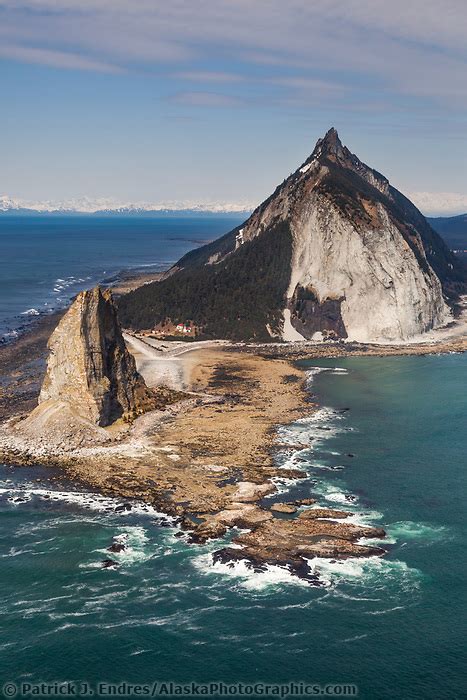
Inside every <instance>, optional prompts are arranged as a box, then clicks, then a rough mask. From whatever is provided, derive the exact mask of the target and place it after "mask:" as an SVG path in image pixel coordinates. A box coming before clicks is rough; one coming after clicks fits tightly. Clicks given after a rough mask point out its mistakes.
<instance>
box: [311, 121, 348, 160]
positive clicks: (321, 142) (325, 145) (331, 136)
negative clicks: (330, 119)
mask: <svg viewBox="0 0 467 700" xmlns="http://www.w3.org/2000/svg"><path fill="white" fill-rule="evenodd" d="M343 154H344V147H343V146H342V142H341V140H340V138H339V134H338V133H337V130H336V129H335V128H334V127H331V128H330V129H329V131H327V132H326V134H325V135H324V137H323V138H322V139H318V142H317V144H316V146H315V150H314V151H313V155H314V156H315V157H319V156H334V157H341V156H342V155H343Z"/></svg>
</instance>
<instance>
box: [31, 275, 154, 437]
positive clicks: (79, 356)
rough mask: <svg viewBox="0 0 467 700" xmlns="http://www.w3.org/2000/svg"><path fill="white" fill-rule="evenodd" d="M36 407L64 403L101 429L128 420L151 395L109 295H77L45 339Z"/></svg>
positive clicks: (95, 292)
mask: <svg viewBox="0 0 467 700" xmlns="http://www.w3.org/2000/svg"><path fill="white" fill-rule="evenodd" d="M49 350H50V354H49V358H48V363H47V372H46V376H45V379H44V382H43V385H42V388H41V392H40V396H39V406H40V405H41V404H44V403H46V402H53V401H64V402H67V403H69V404H71V405H72V406H73V407H74V411H75V412H77V413H79V414H81V415H82V416H83V417H84V418H86V419H87V420H89V421H91V422H92V423H95V424H96V425H100V426H107V425H110V424H111V423H113V422H114V421H115V420H117V419H118V418H132V417H134V416H136V415H137V414H138V413H140V412H141V411H142V410H144V407H145V405H146V404H147V402H148V400H149V398H150V394H149V391H148V389H147V387H146V385H145V383H144V380H143V378H142V377H141V375H139V374H138V372H137V371H136V365H135V360H134V358H133V356H132V355H130V353H129V352H128V350H127V348H126V346H125V341H124V340H123V336H122V332H121V329H120V324H119V322H118V318H117V312H116V309H115V306H114V303H113V299H112V294H111V292H110V291H108V290H106V291H103V290H102V289H100V287H95V288H94V289H91V290H89V291H84V292H81V293H80V294H78V296H77V298H76V300H75V301H74V302H73V304H72V305H71V307H70V309H69V310H68V312H67V313H66V314H65V316H64V317H63V319H62V320H61V321H60V323H59V324H58V326H57V328H56V329H55V331H54V332H53V334H52V336H51V338H50V340H49Z"/></svg>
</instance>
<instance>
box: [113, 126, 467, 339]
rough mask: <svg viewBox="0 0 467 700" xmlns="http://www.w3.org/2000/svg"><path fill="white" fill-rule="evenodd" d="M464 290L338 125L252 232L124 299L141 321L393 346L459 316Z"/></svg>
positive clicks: (131, 321)
mask: <svg viewBox="0 0 467 700" xmlns="http://www.w3.org/2000/svg"><path fill="white" fill-rule="evenodd" d="M279 243H280V244H279ZM465 290H466V274H465V269H464V268H463V266H462V264H461V263H460V261H459V260H458V259H456V258H455V257H454V255H453V254H452V253H451V252H450V251H449V250H448V248H447V246H446V245H445V244H444V242H443V241H442V239H441V238H440V237H439V236H438V234H436V233H435V231H433V229H432V228H431V227H430V225H429V224H428V222H427V221H426V219H425V218H424V217H423V215H422V214H421V213H420V212H419V211H418V209H417V208H416V207H415V206H414V205H413V204H412V203H411V202H410V201H409V200H408V199H407V198H406V197H404V195H402V194H401V193H400V192H398V191H397V190H396V189H395V188H393V187H392V186H391V185H390V184H389V182H388V180H387V179H386V178H385V177H384V176H383V175H381V174H380V173H378V172H377V171H375V170H373V169H372V168H370V167H368V166H367V165H365V164H364V163H362V162H361V161H360V160H359V159H358V158H357V156H355V155H354V154H352V153H351V152H350V151H349V150H348V149H347V148H346V147H345V146H343V145H342V143H341V141H340V140H339V137H338V135H337V132H336V130H335V129H331V130H330V131H328V133H327V134H326V135H325V137H324V138H323V139H320V140H319V141H318V143H317V144H316V147H315V149H314V151H313V153H312V154H311V156H310V157H309V158H307V160H306V161H305V162H304V163H303V164H302V165H301V166H300V167H299V168H297V170H296V171H295V172H294V173H292V174H291V175H290V176H289V177H288V178H286V180H284V182H283V183H282V184H281V185H279V187H278V188H277V189H276V190H275V192H274V193H273V194H272V195H271V196H270V197H269V198H268V199H267V200H266V201H265V202H263V203H262V204H261V205H260V206H259V207H258V208H257V209H256V210H255V211H254V212H253V214H252V215H251V217H250V218H249V219H248V220H247V221H246V222H245V223H244V224H242V226H241V227H238V228H237V229H235V230H234V231H232V232H230V233H229V234H227V235H226V236H224V237H223V238H221V239H219V240H218V241H214V242H213V243H211V244H209V245H208V246H205V247H204V248H200V249H198V250H194V251H192V252H191V253H188V254H187V255H186V256H184V257H183V258H182V259H181V260H180V261H179V262H178V263H177V265H176V266H174V268H173V269H172V271H171V274H170V276H168V277H167V278H166V279H164V280H163V281H162V282H158V283H154V284H151V285H146V286H145V287H144V288H141V289H138V290H135V291H134V292H132V293H130V294H129V295H127V296H126V297H124V298H123V299H122V300H121V302H120V304H119V305H120V311H121V315H122V319H123V322H124V323H125V324H127V325H128V326H131V327H135V328H151V327H154V326H155V325H157V324H158V323H160V322H162V321H164V320H166V319H170V320H172V321H174V322H178V321H180V320H184V319H185V318H186V319H190V320H191V322H192V323H193V324H194V325H195V326H196V327H197V328H198V330H199V332H200V334H201V335H204V336H206V337H213V336H214V337H216V336H217V337H230V338H237V339H267V338H269V337H270V336H271V335H273V336H275V337H278V336H281V337H283V338H284V339H285V340H299V339H303V338H306V339H309V338H313V337H322V336H328V337H329V336H330V337H335V338H348V339H351V340H357V341H362V342H372V341H377V342H391V341H392V342H393V341H405V340H409V339H410V338H413V337H414V336H417V335H419V334H422V333H424V332H426V331H428V330H430V329H432V328H437V327H440V326H443V325H445V324H446V323H448V322H449V321H450V320H452V315H451V309H452V306H453V305H454V303H455V300H456V297H457V295H458V294H459V293H463V292H465Z"/></svg>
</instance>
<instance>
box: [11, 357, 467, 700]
mask: <svg viewBox="0 0 467 700" xmlns="http://www.w3.org/2000/svg"><path fill="white" fill-rule="evenodd" d="M304 366H305V367H306V369H307V371H308V384H309V392H310V397H311V398H313V400H314V401H316V402H317V404H318V410H316V411H312V410H311V407H310V408H309V409H307V408H306V406H305V407H304V411H305V415H304V417H303V418H302V419H300V420H298V421H296V422H295V423H293V424H291V425H288V426H282V427H281V428H280V429H279V432H280V443H281V444H282V443H284V442H289V443H290V448H283V447H281V450H282V452H280V453H278V454H277V460H278V462H279V463H280V464H283V465H285V466H290V465H291V464H293V465H295V466H298V467H299V468H301V469H304V470H306V471H307V474H308V478H307V479H306V480H300V481H297V482H291V481H287V480H278V486H279V488H280V490H281V491H283V492H287V493H288V494H290V498H292V497H293V498H295V497H305V496H315V497H316V498H318V500H319V502H320V503H321V504H322V505H326V506H335V507H339V506H341V505H342V506H345V508H348V509H351V510H352V511H353V512H354V516H353V519H354V520H355V521H357V522H367V523H371V524H377V525H383V526H384V527H385V528H386V529H387V532H388V539H387V547H388V554H387V555H386V556H385V557H383V558H371V559H367V560H356V559H350V560H347V561H343V562H335V561H325V560H315V561H313V562H312V565H313V567H314V568H315V571H316V573H318V574H319V577H320V581H321V584H322V585H320V586H318V587H313V586H310V585H308V584H306V583H305V582H304V581H302V580H300V579H298V578H294V577H292V576H290V575H289V574H288V573H287V572H286V571H285V570H282V569H279V568H275V567H270V568H269V569H268V570H267V571H266V572H263V573H255V572H254V571H252V570H250V569H248V568H247V567H246V566H245V565H244V564H237V565H236V566H235V567H234V568H233V569H230V568H228V567H227V566H225V565H221V564H217V565H213V564H212V559H211V555H210V553H211V552H212V551H213V550H215V549H217V548H220V546H221V545H220V544H219V543H218V542H216V543H209V544H207V545H204V546H194V545H188V544H186V543H185V542H184V541H183V539H182V538H177V537H176V534H177V528H176V527H175V528H174V527H171V526H170V522H168V521H167V519H166V518H164V517H163V516H161V515H160V514H158V513H156V512H153V511H152V510H151V509H150V508H148V507H146V508H145V507H143V506H137V505H135V506H133V508H132V509H131V510H124V509H122V508H121V505H122V503H121V502H119V501H115V500H112V499H105V498H102V497H99V496H98V495H97V494H92V493H85V492H82V490H80V489H77V488H76V487H73V486H72V485H69V486H67V487H65V486H63V485H62V486H60V487H58V486H57V487H53V488H52V487H51V486H50V483H48V482H47V480H46V476H47V473H48V472H46V471H45V470H44V469H41V468H40V467H27V468H26V467H25V468H20V469H14V468H11V467H8V468H7V467H3V468H1V481H2V483H1V490H0V508H1V518H0V557H1V562H2V565H1V568H0V597H1V606H0V614H1V621H2V636H1V638H0V650H1V654H0V678H1V680H2V683H4V682H5V681H11V682H14V683H21V682H28V683H34V682H35V683H37V682H39V681H47V682H54V681H76V682H80V683H87V684H89V686H86V687H85V686H83V688H84V689H85V690H86V691H87V690H88V689H89V688H90V689H91V690H94V692H95V689H96V688H97V687H98V686H97V684H98V683H99V682H102V683H114V684H117V685H119V684H122V683H124V682H126V683H133V684H136V683H138V684H152V683H153V682H161V681H167V682H170V681H172V682H174V683H184V684H186V683H189V682H198V683H207V682H223V683H225V684H233V683H238V682H243V683H245V684H254V683H268V684H287V683H295V684H296V685H297V684H299V683H300V682H306V683H308V684H311V683H313V684H320V685H324V684H326V685H329V684H353V685H355V686H358V690H359V695H358V697H359V698H364V699H365V700H389V699H391V700H392V699H393V698H397V699H401V700H428V699H429V698H437V699H438V700H448V699H449V700H453V699H457V698H463V697H466V696H465V691H464V689H463V682H464V677H465V673H464V672H465V638H466V631H467V630H466V629H465V617H464V616H462V610H463V609H464V608H463V605H464V603H465V581H466V577H467V571H466V563H465V557H464V556H463V549H464V545H465V541H466V535H467V533H466V525H465V488H464V484H465V469H466V466H467V465H466V454H467V432H466V430H465V427H466V426H465V416H466V413H467V394H466V392H465V384H466V380H467V357H466V356H465V355H455V354H451V355H444V356H427V357H385V358H376V357H367V358H346V359H339V360H336V359H333V360H323V361H319V362H317V361H310V362H306V363H304ZM300 445H302V446H303V449H301V448H300V447H299V446H300ZM282 497H283V496H282ZM271 498H272V499H274V498H277V496H273V497H271ZM287 498H288V496H287ZM115 537H117V538H120V539H125V540H126V542H127V545H128V547H127V549H126V550H125V551H124V552H122V553H121V554H112V555H111V556H112V558H115V559H118V560H119V562H120V566H119V568H117V569H103V568H101V562H102V560H103V559H105V558H106V557H108V556H109V553H108V552H107V547H108V546H109V545H110V544H111V542H112V540H113V538H115ZM120 687H121V688H123V690H122V693H123V697H130V696H132V691H131V692H130V691H129V690H128V687H127V686H122V685H120ZM261 687H263V686H257V690H258V689H259V690H261ZM334 694H335V695H339V696H340V697H342V696H344V693H343V692H342V691H340V692H339V693H334ZM120 696H122V695H120ZM189 696H192V695H189ZM238 696H240V694H239V693H238V694H237V695H235V697H238ZM264 696H266V695H264V694H263V697H264ZM296 696H297V695H296ZM300 696H301V697H304V695H303V694H302V695H300ZM346 696H348V695H346Z"/></svg>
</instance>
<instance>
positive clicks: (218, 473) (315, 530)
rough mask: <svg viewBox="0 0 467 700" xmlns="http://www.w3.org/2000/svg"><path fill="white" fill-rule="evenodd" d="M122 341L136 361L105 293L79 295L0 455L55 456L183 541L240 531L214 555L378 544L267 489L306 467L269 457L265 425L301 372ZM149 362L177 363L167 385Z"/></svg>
mask: <svg viewBox="0 0 467 700" xmlns="http://www.w3.org/2000/svg"><path fill="white" fill-rule="evenodd" d="M131 341H133V342H131ZM139 343H140V344H142V345H139ZM128 345H129V347H132V348H133V350H134V351H135V358H136V361H135V358H134V357H133V355H131V354H130V353H129V351H128V349H127V347H126V344H125V341H124V338H123V335H122V332H121V329H120V326H119V324H118V319H117V317H116V314H115V307H114V305H113V300H112V296H111V294H110V292H103V291H102V290H100V289H98V288H96V289H94V290H91V291H89V292H83V293H82V294H80V295H79V296H78V297H77V299H76V300H75V301H74V303H73V304H72V306H71V307H70V309H69V310H68V312H67V313H66V314H65V316H64V317H63V318H62V319H61V320H60V321H59V323H58V326H57V328H56V329H55V331H54V332H53V333H52V335H51V338H50V341H49V343H48V347H49V357H48V362H47V370H46V373H45V376H44V379H43V382H42V387H41V390H40V393H39V396H38V405H37V406H36V407H35V408H34V409H33V410H32V411H31V412H30V413H29V414H26V415H24V414H23V415H15V416H14V417H11V418H9V419H8V420H7V421H5V422H4V423H3V424H2V425H1V427H0V459H1V460H2V461H4V462H7V463H11V464H18V465H21V464H22V465H27V464H37V463H42V464H50V465H54V466H58V467H60V468H61V469H62V471H63V474H64V476H66V478H72V479H73V480H75V481H76V480H78V481H79V482H81V483H84V484H86V485H88V486H91V487H92V488H95V489H98V490H99V491H100V492H102V493H105V494H107V495H114V496H120V497H122V496H123V497H125V498H127V499H130V500H132V499H141V500H143V501H145V502H147V503H149V504H151V505H154V506H156V507H157V508H158V509H159V510H161V511H163V512H166V513H168V514H171V515H173V516H176V517H177V521H178V522H179V523H180V525H181V528H182V531H184V532H186V537H187V539H188V541H190V542H192V543H193V544H195V543H202V542H206V541H207V540H210V539H216V538H219V537H221V536H223V535H225V533H226V532H227V531H228V530H229V529H231V528H233V527H237V528H242V529H246V530H247V531H248V532H246V533H244V534H242V535H239V536H238V537H237V538H236V539H235V541H234V543H235V544H236V545H237V547H236V548H233V547H229V548H223V549H222V550H219V553H218V554H216V557H217V558H221V559H222V560H223V561H227V560H229V561H231V562H233V561H235V560H237V559H238V557H239V556H240V554H239V553H240V552H241V553H242V556H243V558H244V559H247V560H248V561H250V562H251V565H252V566H255V567H258V566H264V565H266V564H268V563H275V564H279V565H282V566H286V567H288V568H289V569H290V570H291V571H292V572H294V573H296V574H298V575H302V576H306V575H308V574H307V571H308V565H307V563H306V560H307V559H308V558H312V557H314V556H329V557H333V558H339V557H348V556H369V555H379V554H383V553H384V552H383V550H382V549H380V548H378V547H374V546H368V545H365V544H361V543H359V540H360V538H362V537H381V536H383V535H384V533H383V532H382V531H381V530H380V529H374V528H368V527H365V526H360V525H355V524H353V523H345V522H344V519H345V517H346V516H347V515H348V513H345V512H344V513H343V512H342V511H337V510H333V509H321V508H319V506H318V504H316V503H315V500H314V498H313V497H312V494H310V497H309V498H305V499H302V500H301V501H300V502H296V503H293V504H290V503H286V504H280V503H273V502H269V501H268V499H267V498H266V497H267V496H270V495H271V494H274V493H275V491H276V485H275V484H274V481H273V480H277V479H304V478H306V476H307V474H306V473H305V472H304V471H302V470H300V469H284V468H282V467H280V466H279V465H278V464H277V463H276V460H275V459H274V451H275V449H276V448H277V438H276V434H275V428H276V426H278V425H279V424H283V423H287V422H289V421H291V420H293V419H294V418H297V417H299V416H300V415H302V414H303V411H304V406H305V405H306V404H305V390H304V378H305V377H304V373H303V372H302V371H301V370H299V369H297V368H295V367H294V366H292V365H290V363H289V362H288V361H286V360H282V359H274V360H271V359H266V358H263V357H260V356H259V355H255V354H250V353H244V352H242V351H241V350H240V349H239V348H234V347H229V346H226V345H223V344H207V345H205V344H194V347H192V346H189V345H187V344H179V347H178V350H177V351H175V352H174V351H173V350H172V351H171V353H172V354H171V356H169V357H167V356H166V353H164V351H163V350H161V349H160V343H157V342H153V345H151V342H150V339H144V338H139V339H138V338H133V339H132V338H129V342H128ZM161 362H162V364H163V363H167V362H173V363H181V364H182V365H183V366H184V368H185V372H184V374H183V375H182V376H183V377H184V378H183V383H184V385H183V387H182V386H180V387H179V390H178V391H177V390H176V389H175V388H171V389H169V388H166V387H162V386H161V385H160V384H158V383H157V371H156V370H157V368H158V367H160V366H161ZM137 366H139V367H144V368H145V373H146V377H149V380H148V381H147V382H146V381H145V380H144V378H143V376H142V375H141V374H140V372H139V371H138V369H137ZM307 410H310V406H309V404H308V406H307ZM284 516H286V518H284ZM238 546H240V547H241V549H238Z"/></svg>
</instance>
